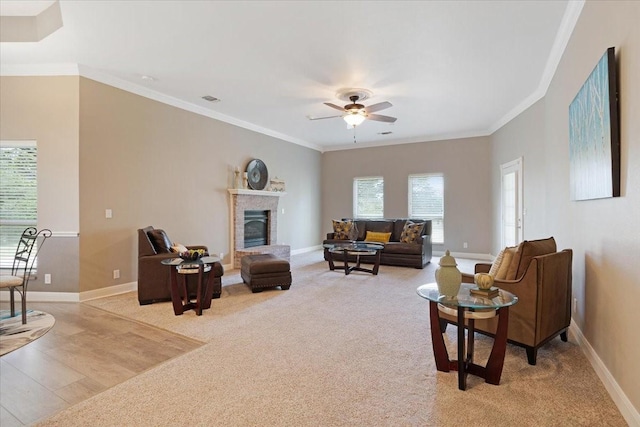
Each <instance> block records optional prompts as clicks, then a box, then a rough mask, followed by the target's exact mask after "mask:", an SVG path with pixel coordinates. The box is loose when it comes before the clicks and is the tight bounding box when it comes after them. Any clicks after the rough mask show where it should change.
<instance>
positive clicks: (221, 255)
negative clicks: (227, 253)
mask: <svg viewBox="0 0 640 427" xmlns="http://www.w3.org/2000/svg"><path fill="white" fill-rule="evenodd" d="M223 258H224V252H220V260H221V261H222V259H223Z"/></svg>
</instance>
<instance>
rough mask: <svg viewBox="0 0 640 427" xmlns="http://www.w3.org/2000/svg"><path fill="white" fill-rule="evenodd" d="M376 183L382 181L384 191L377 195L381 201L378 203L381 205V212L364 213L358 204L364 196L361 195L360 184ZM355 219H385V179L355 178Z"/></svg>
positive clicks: (375, 177) (371, 177)
mask: <svg viewBox="0 0 640 427" xmlns="http://www.w3.org/2000/svg"><path fill="white" fill-rule="evenodd" d="M367 181H369V182H372V183H373V182H374V181H381V183H382V191H381V192H380V193H378V194H376V195H375V197H379V198H380V200H379V201H378V203H379V204H380V212H373V211H370V212H364V211H362V210H361V209H358V204H359V203H358V202H359V200H360V199H361V198H362V195H361V194H359V191H358V190H359V188H360V186H359V184H360V183H364V182H367ZM353 217H354V218H366V219H381V218H384V178H383V177H381V176H365V177H356V178H353Z"/></svg>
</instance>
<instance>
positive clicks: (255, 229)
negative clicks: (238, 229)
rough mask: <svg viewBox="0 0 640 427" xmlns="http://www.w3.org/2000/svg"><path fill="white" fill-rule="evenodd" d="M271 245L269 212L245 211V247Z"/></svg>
mask: <svg viewBox="0 0 640 427" xmlns="http://www.w3.org/2000/svg"><path fill="white" fill-rule="evenodd" d="M267 244H269V211H252V210H246V211H244V247H245V248H253V247H255V246H262V245H267Z"/></svg>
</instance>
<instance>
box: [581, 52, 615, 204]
mask: <svg viewBox="0 0 640 427" xmlns="http://www.w3.org/2000/svg"><path fill="white" fill-rule="evenodd" d="M569 172H570V174H569V184H570V195H571V200H589V199H602V198H606V197H618V196H620V124H619V121H618V90H617V78H616V61H615V52H614V48H612V47H610V48H609V49H607V51H606V52H605V53H604V55H602V58H600V61H598V65H596V67H595V68H594V69H593V71H592V72H591V74H590V75H589V77H588V78H587V80H586V81H585V82H584V84H583V85H582V87H581V88H580V91H578V94H577V95H576V97H575V98H574V99H573V101H572V102H571V104H570V105H569Z"/></svg>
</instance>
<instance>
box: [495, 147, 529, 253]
mask: <svg viewBox="0 0 640 427" xmlns="http://www.w3.org/2000/svg"><path fill="white" fill-rule="evenodd" d="M500 183H501V196H502V197H501V206H500V210H501V224H502V226H501V231H502V247H507V246H516V245H517V244H519V243H520V242H522V240H523V235H524V233H523V224H522V223H523V221H522V217H523V203H522V200H523V194H522V157H520V158H517V159H516V160H513V161H511V162H508V163H505V164H503V165H501V166H500Z"/></svg>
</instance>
